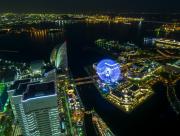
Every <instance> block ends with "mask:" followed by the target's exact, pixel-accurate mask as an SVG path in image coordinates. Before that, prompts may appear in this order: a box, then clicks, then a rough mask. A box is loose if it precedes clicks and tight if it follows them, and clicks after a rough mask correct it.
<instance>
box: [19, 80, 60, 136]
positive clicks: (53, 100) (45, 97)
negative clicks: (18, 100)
mask: <svg viewBox="0 0 180 136" xmlns="http://www.w3.org/2000/svg"><path fill="white" fill-rule="evenodd" d="M22 104H23V108H24V113H25V116H26V119H27V126H28V131H29V135H30V136H32V135H33V136H59V135H60V123H59V117H58V108H57V106H58V105H57V93H56V87H55V83H54V82H53V81H52V82H48V83H37V84H32V85H28V87H27V90H26V92H25V93H24V95H23V97H22Z"/></svg>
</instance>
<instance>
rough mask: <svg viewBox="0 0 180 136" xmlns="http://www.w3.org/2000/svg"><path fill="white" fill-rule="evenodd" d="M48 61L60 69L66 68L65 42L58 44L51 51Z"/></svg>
mask: <svg viewBox="0 0 180 136" xmlns="http://www.w3.org/2000/svg"><path fill="white" fill-rule="evenodd" d="M50 62H51V63H52V65H54V66H55V67H56V68H58V69H61V70H66V71H67V69H68V56H67V43H66V42H64V43H63V44H58V45H57V46H56V47H55V48H54V49H53V50H52V53H51V56H50Z"/></svg>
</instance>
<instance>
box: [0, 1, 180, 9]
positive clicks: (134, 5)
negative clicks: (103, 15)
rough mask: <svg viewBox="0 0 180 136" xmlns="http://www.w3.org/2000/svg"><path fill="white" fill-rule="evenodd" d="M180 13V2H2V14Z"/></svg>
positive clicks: (0, 7)
mask: <svg viewBox="0 0 180 136" xmlns="http://www.w3.org/2000/svg"><path fill="white" fill-rule="evenodd" d="M6 11H9V12H32V11H34V12H63V11H64V12H73V11H77V12H95V11H105V12H107V11H114V12H118V11H162V12H164V11H180V0H0V12H6Z"/></svg>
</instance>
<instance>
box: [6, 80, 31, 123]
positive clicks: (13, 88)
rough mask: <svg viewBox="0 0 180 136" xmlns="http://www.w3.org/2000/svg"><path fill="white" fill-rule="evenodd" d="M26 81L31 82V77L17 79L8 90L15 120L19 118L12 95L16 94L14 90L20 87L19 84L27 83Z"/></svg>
mask: <svg viewBox="0 0 180 136" xmlns="http://www.w3.org/2000/svg"><path fill="white" fill-rule="evenodd" d="M26 82H30V79H23V80H16V81H15V82H14V83H13V85H12V86H11V87H10V89H9V90H8V91H7V92H8V96H9V99H10V103H11V107H12V110H13V114H14V118H15V120H17V114H16V110H15V106H14V103H13V101H12V96H13V94H14V91H15V90H16V89H17V88H18V86H19V84H20V83H26Z"/></svg>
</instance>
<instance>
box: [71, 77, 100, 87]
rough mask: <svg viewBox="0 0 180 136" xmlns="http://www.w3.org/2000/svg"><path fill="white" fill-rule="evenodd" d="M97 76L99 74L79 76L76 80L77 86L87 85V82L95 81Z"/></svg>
mask: <svg viewBox="0 0 180 136" xmlns="http://www.w3.org/2000/svg"><path fill="white" fill-rule="evenodd" d="M97 78H98V76H97V75H93V76H87V77H78V78H76V79H75V80H74V81H75V84H76V85H77V86H80V85H85V84H92V83H94V82H95V79H97Z"/></svg>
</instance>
